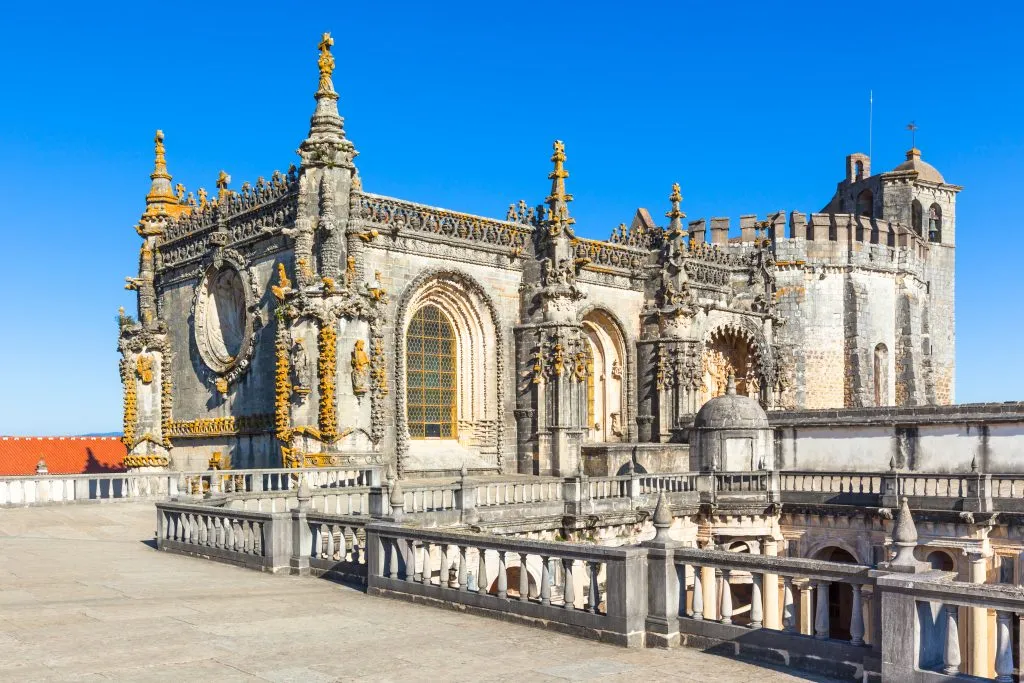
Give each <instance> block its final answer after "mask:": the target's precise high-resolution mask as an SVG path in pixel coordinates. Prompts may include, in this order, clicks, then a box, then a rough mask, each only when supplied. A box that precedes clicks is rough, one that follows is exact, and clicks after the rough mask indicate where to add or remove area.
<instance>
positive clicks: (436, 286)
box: [395, 268, 505, 474]
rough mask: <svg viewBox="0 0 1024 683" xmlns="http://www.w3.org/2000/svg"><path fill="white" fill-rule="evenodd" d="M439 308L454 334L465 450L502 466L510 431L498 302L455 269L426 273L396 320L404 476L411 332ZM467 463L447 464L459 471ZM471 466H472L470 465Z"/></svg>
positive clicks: (405, 298) (409, 444)
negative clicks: (421, 315) (423, 313)
mask: <svg viewBox="0 0 1024 683" xmlns="http://www.w3.org/2000/svg"><path fill="white" fill-rule="evenodd" d="M426 306H435V307H437V308H438V309H439V310H440V311H441V312H442V314H443V315H444V316H445V318H446V319H447V321H448V323H449V324H450V325H451V326H452V328H453V330H454V333H455V346H456V363H457V365H456V367H457V373H456V374H457V380H458V383H457V394H458V402H457V406H456V409H457V419H458V423H459V430H458V443H459V445H460V446H462V447H464V448H466V449H468V450H469V451H471V452H473V453H475V454H476V455H478V456H480V457H481V458H482V459H484V460H489V461H490V462H489V463H485V464H490V465H491V466H496V467H497V468H498V469H501V467H502V443H503V440H504V432H505V424H504V420H505V410H504V407H505V339H504V337H505V335H504V332H503V330H502V325H501V319H500V318H499V316H498V309H497V307H496V306H495V304H494V301H493V300H492V299H491V298H490V296H488V294H487V292H486V291H485V290H484V288H483V287H482V286H481V285H480V284H479V283H478V282H476V280H474V279H473V278H472V277H471V276H470V275H468V274H466V273H464V272H462V271H459V270H455V269H447V268H432V269H427V270H425V271H423V272H421V273H420V274H419V275H418V276H417V277H416V278H415V279H414V280H413V281H412V282H411V283H409V285H408V286H407V287H406V289H405V291H404V292H403V294H402V297H401V299H400V300H399V303H398V309H397V315H396V316H395V427H396V430H395V431H396V444H395V445H396V457H397V467H398V472H399V474H402V473H403V472H404V470H405V469H406V465H407V460H408V455H409V453H410V448H412V447H413V444H412V442H413V439H411V438H410V434H409V423H408V406H409V403H408V383H407V373H408V370H409V369H408V365H407V359H406V342H407V331H408V329H409V324H410V322H411V321H412V319H413V316H414V315H415V314H416V313H417V311H419V310H421V309H422V308H424V307H426ZM462 464H463V463H462V461H461V460H460V461H459V462H452V463H446V464H445V469H459V468H460V467H461V466H462ZM471 464H472V463H471Z"/></svg>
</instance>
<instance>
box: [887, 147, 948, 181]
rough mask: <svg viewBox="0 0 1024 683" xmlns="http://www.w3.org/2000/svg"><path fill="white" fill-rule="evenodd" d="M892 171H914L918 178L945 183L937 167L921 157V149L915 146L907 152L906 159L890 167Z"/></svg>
mask: <svg viewBox="0 0 1024 683" xmlns="http://www.w3.org/2000/svg"><path fill="white" fill-rule="evenodd" d="M892 170H893V172H894V173H898V172H901V171H915V172H916V173H917V178H918V180H927V181H929V182H932V183H945V182H946V180H945V178H943V177H942V174H941V173H939V171H938V169H937V168H935V167H934V166H932V165H931V164H929V163H928V162H927V161H925V160H923V159H922V158H921V150H919V149H917V148H916V147H915V148H914V149H912V150H910V151H908V152H907V160H906V161H904V162H903V163H902V164H900V165H899V166H897V167H896V168H894V169H892Z"/></svg>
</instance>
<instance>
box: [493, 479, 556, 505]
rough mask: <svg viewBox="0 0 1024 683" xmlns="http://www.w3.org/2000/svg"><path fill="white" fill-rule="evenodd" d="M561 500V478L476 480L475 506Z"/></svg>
mask: <svg viewBox="0 0 1024 683" xmlns="http://www.w3.org/2000/svg"><path fill="white" fill-rule="evenodd" d="M552 500H557V501H561V500H562V480H561V479H555V478H544V479H540V478H538V479H534V480H514V481H499V482H492V481H477V482H476V505H477V507H490V506H493V505H509V504H513V503H544V502H548V501H552Z"/></svg>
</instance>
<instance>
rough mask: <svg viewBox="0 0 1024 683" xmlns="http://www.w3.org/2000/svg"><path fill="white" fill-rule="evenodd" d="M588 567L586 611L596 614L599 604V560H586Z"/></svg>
mask: <svg viewBox="0 0 1024 683" xmlns="http://www.w3.org/2000/svg"><path fill="white" fill-rule="evenodd" d="M587 564H588V565H589V567H590V595H589V596H588V599H587V611H588V612H590V613H591V614H597V606H598V605H600V604H601V586H600V585H599V584H598V581H597V580H598V574H599V573H600V572H601V563H600V562H588V563H587Z"/></svg>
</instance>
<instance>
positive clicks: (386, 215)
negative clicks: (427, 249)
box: [352, 193, 533, 253]
mask: <svg viewBox="0 0 1024 683" xmlns="http://www.w3.org/2000/svg"><path fill="white" fill-rule="evenodd" d="M353 197H354V200H355V207H354V208H353V211H352V217H353V218H356V219H359V220H362V221H363V222H364V223H366V224H367V225H368V226H375V227H378V228H381V229H383V230H386V231H388V232H400V231H402V230H413V231H416V232H421V233H428V234H433V235H438V236H441V237H446V238H457V239H463V240H469V241H473V242H479V243H483V244H488V245H492V246H495V247H501V248H502V249H506V250H511V251H514V252H516V253H521V252H522V251H523V250H524V249H525V248H526V243H527V241H528V240H529V238H530V235H531V234H532V232H533V230H532V228H530V227H529V226H525V225H522V224H520V223H511V222H508V221H500V220H495V219H493V218H484V217H482V216H473V215H471V214H467V213H458V212H456V211H448V210H446V209H439V208H437V207H433V206H427V205H425V204H415V203H413V202H407V201H404V200H401V199H395V198H393V197H384V196H381V195H375V194H367V193H359V194H354V195H353Z"/></svg>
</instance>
